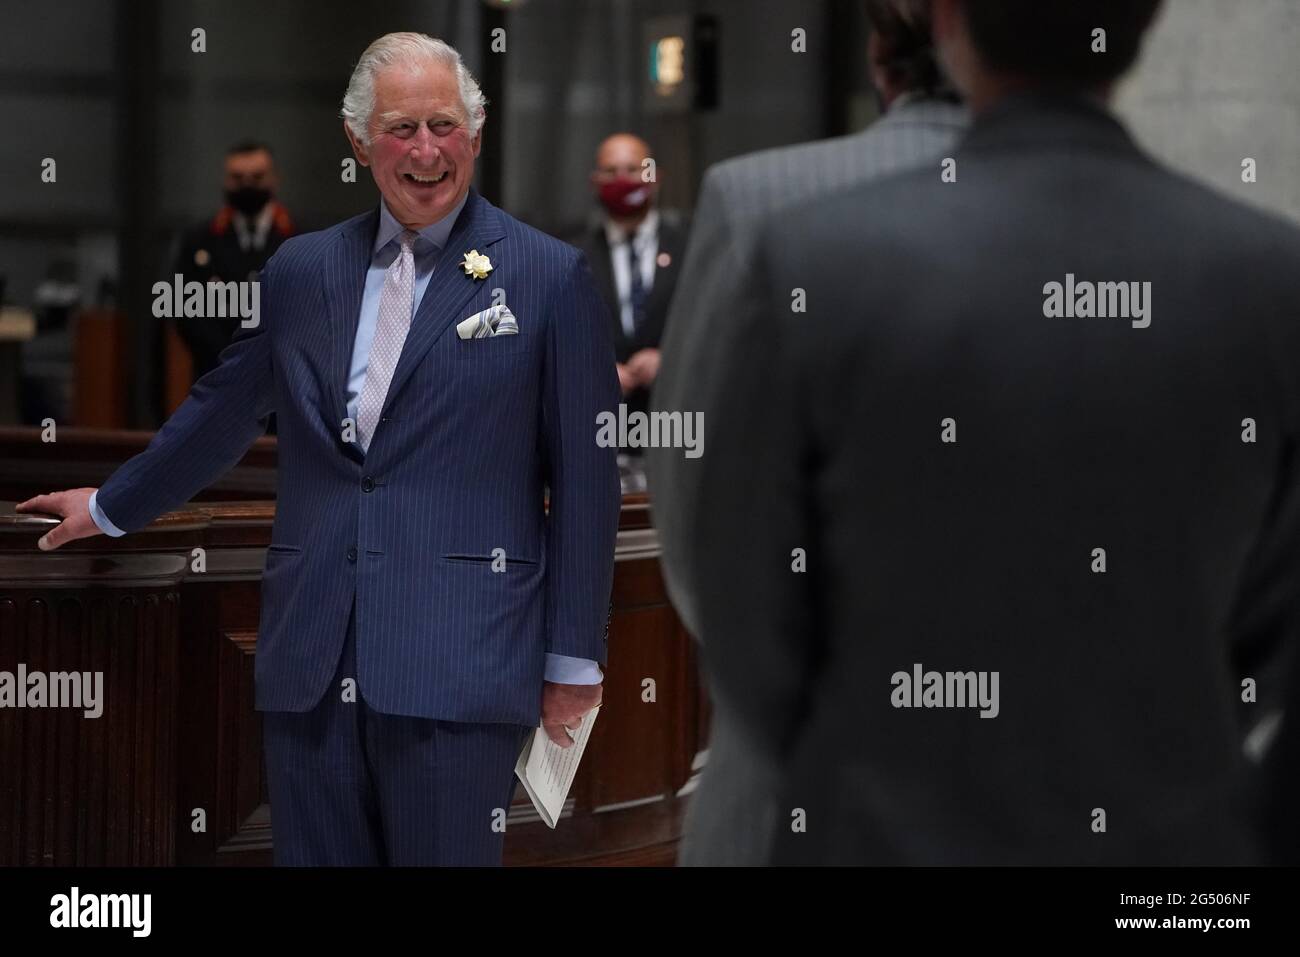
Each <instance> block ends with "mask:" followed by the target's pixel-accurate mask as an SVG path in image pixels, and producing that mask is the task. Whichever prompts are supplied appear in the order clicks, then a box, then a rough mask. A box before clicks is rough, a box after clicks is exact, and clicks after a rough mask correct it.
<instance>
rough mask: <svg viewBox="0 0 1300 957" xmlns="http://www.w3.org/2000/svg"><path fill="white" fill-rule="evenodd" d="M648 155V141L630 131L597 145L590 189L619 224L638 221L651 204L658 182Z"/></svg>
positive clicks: (623, 224) (630, 224)
mask: <svg viewBox="0 0 1300 957" xmlns="http://www.w3.org/2000/svg"><path fill="white" fill-rule="evenodd" d="M650 158H651V154H650V144H649V143H647V142H646V141H645V140H643V139H641V137H639V136H636V135H634V134H632V133H615V134H614V135H613V136H609V137H606V138H605V139H604V140H603V141H602V142H601V144H600V146H598V147H597V148H596V166H595V169H593V170H592V171H591V189H592V192H593V193H595V194H596V198H597V199H598V200H599V201H600V204H601V205H602V206H604V207H605V211H606V212H607V213H608V214H609V218H610V219H612V220H614V222H616V223H618V224H619V225H621V226H625V227H626V226H633V225H635V224H637V223H639V222H641V220H643V219H645V217H646V214H647V213H649V212H650V208H651V207H652V206H653V205H654V201H655V194H656V192H657V190H658V183H657V182H656V178H655V177H654V176H652V175H651V174H650V172H649V167H647V165H646V162H645V161H646V160H648V159H650Z"/></svg>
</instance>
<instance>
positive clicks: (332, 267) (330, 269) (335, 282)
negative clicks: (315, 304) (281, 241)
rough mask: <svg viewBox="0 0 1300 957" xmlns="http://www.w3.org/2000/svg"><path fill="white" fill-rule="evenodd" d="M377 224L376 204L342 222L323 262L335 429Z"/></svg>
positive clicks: (344, 405) (342, 406) (343, 412)
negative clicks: (346, 221) (324, 262)
mask: <svg viewBox="0 0 1300 957" xmlns="http://www.w3.org/2000/svg"><path fill="white" fill-rule="evenodd" d="M378 228H379V207H377V206H376V207H375V209H374V210H372V211H371V212H370V213H369V214H368V215H365V216H358V217H356V218H355V219H352V220H351V221H349V222H348V223H346V224H344V227H343V229H342V230H341V231H340V233H339V237H338V239H337V240H336V241H335V243H334V245H333V246H332V247H331V248H330V252H329V255H328V257H327V260H326V264H325V304H326V308H327V309H328V310H329V325H328V327H329V329H330V335H331V341H330V366H329V369H328V370H326V371H327V374H328V376H329V407H330V408H331V409H333V410H334V413H333V417H332V420H331V422H330V425H331V427H332V428H334V429H335V430H336V431H337V429H338V428H339V427H340V425H341V423H342V422H343V419H344V417H345V416H346V415H347V414H348V406H347V389H348V373H349V372H350V371H351V368H352V349H353V346H354V345H355V343H356V338H357V325H358V324H359V322H360V318H361V298H362V296H363V295H364V293H365V289H366V271H367V270H368V269H369V268H370V253H371V248H370V247H371V246H373V245H374V241H375V230H376V229H378Z"/></svg>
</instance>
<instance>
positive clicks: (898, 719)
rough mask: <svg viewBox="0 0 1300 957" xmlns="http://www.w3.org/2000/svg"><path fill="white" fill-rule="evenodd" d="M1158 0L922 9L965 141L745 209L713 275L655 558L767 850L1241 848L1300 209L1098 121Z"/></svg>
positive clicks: (964, 857)
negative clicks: (687, 602)
mask: <svg viewBox="0 0 1300 957" xmlns="http://www.w3.org/2000/svg"><path fill="white" fill-rule="evenodd" d="M1158 6H1159V3H1158V0H1090V2H1089V3H1087V4H1064V3H1059V4H1058V3H1043V2H1042V0H935V3H934V5H933V9H932V17H933V24H934V36H935V43H936V47H937V49H938V50H939V52H940V56H941V59H942V60H943V62H944V64H945V66H946V67H947V68H948V70H949V73H950V75H951V76H952V79H953V81H954V82H955V83H957V85H958V86H959V88H960V89H961V90H962V93H963V94H964V96H965V98H966V102H967V103H968V104H969V106H970V108H971V111H972V114H973V116H974V121H973V126H972V129H971V131H970V133H969V134H967V136H966V137H965V138H964V139H963V141H962V143H961V145H960V146H959V147H958V149H957V152H956V154H955V161H954V162H952V163H948V162H945V163H943V164H941V165H940V164H936V165H935V166H933V167H931V168H926V169H923V170H919V171H916V172H912V173H906V174H901V175H899V176H895V177H891V178H889V179H888V180H883V181H880V182H877V183H875V184H871V185H868V186H865V187H854V188H851V189H848V190H844V191H842V192H840V193H837V194H836V195H834V196H833V197H830V198H827V199H823V200H820V201H817V202H811V203H806V204H803V205H802V206H801V207H800V209H799V211H798V215H797V216H795V215H785V216H777V217H774V218H772V219H770V220H768V221H767V223H766V224H765V225H764V226H763V227H762V228H761V229H760V235H759V236H758V239H757V244H756V248H755V252H754V254H753V256H752V259H751V262H750V264H749V265H748V267H747V268H745V269H743V270H740V271H739V274H738V275H737V276H735V277H734V281H735V282H736V283H737V289H738V290H739V292H738V293H737V296H736V299H735V300H734V301H733V303H732V304H731V309H732V312H733V321H734V322H735V323H736V324H737V325H736V327H735V332H734V333H733V335H732V336H731V342H730V343H729V344H728V343H722V344H720V346H722V347H721V348H720V350H719V352H718V355H717V361H716V362H715V364H714V366H713V367H712V369H711V375H712V378H713V380H714V382H713V387H714V388H715V389H716V390H717V394H718V395H719V396H720V397H721V399H720V401H718V402H717V403H715V404H714V405H713V406H711V407H710V409H709V418H708V419H707V422H706V427H707V429H708V441H707V444H706V446H705V448H706V454H704V455H703V456H701V457H700V459H699V460H698V461H699V464H700V471H699V474H698V475H697V476H694V477H693V481H694V482H695V483H696V487H695V488H694V489H693V494H694V495H695V496H697V499H696V500H697V501H698V503H699V507H698V508H697V509H696V510H695V513H694V517H695V519H696V527H695V528H694V529H693V530H692V535H691V537H690V538H688V539H687V540H686V541H685V542H680V541H679V542H678V543H677V545H678V547H679V548H680V549H684V550H687V551H690V552H691V556H690V562H689V563H688V565H687V567H688V568H689V569H690V571H691V574H692V575H693V576H694V579H695V580H694V581H693V582H692V587H693V589H694V594H695V595H696V596H697V602H696V608H695V612H696V616H697V623H698V625H699V627H700V628H701V629H702V632H703V642H704V649H705V653H706V654H707V655H708V657H709V663H710V666H711V678H712V683H713V684H712V687H713V691H714V694H715V696H716V697H717V699H718V700H719V701H720V702H722V703H723V706H724V707H725V708H726V710H727V712H728V714H729V716H731V717H732V718H733V719H734V720H735V721H736V722H737V724H738V725H739V727H740V728H741V729H742V733H743V734H744V736H745V741H746V744H747V745H749V746H751V747H753V749H754V750H755V751H756V752H757V753H758V754H759V755H761V758H762V760H763V762H765V764H766V765H768V766H771V767H776V768H779V773H780V791H779V794H780V797H779V803H778V807H779V808H780V810H779V811H778V812H777V814H776V827H775V829H774V836H773V839H772V850H771V855H770V860H771V861H772V862H773V863H778V864H784V863H805V864H806V863H817V864H857V863H869V864H1120V865H1130V864H1246V863H1251V862H1253V861H1255V860H1257V859H1258V847H1257V842H1256V841H1255V839H1254V835H1253V833H1252V830H1251V827H1250V824H1249V814H1248V807H1249V798H1250V797H1251V795H1250V793H1249V792H1248V791H1247V789H1246V785H1247V784H1248V782H1249V780H1250V779H1249V777H1248V774H1247V770H1246V766H1245V759H1244V757H1243V753H1242V730H1243V728H1242V725H1241V723H1240V721H1239V720H1238V715H1237V709H1238V707H1239V706H1240V703H1241V702H1242V700H1243V697H1247V699H1248V700H1250V699H1251V697H1253V694H1254V692H1253V690H1252V689H1255V688H1257V693H1258V702H1259V706H1261V707H1262V706H1264V705H1265V704H1266V703H1267V704H1268V706H1270V707H1272V706H1276V704H1277V703H1278V702H1277V697H1276V696H1277V694H1278V688H1279V681H1280V678H1281V673H1280V672H1279V671H1278V665H1279V663H1280V662H1282V661H1283V660H1284V658H1285V652H1287V651H1289V648H1288V645H1289V644H1290V643H1291V642H1293V641H1294V637H1295V635H1296V632H1297V614H1298V608H1297V589H1298V587H1300V548H1298V547H1297V543H1298V542H1300V474H1298V472H1297V467H1298V466H1300V323H1297V321H1296V317H1297V316H1300V231H1297V230H1296V228H1295V227H1294V225H1292V224H1290V223H1287V222H1285V221H1283V220H1281V219H1277V218H1274V217H1272V216H1269V215H1266V214H1264V213H1261V212H1258V211H1255V210H1253V209H1250V208H1247V207H1245V206H1243V205H1240V204H1238V203H1236V202H1233V201H1230V200H1228V199H1226V198H1224V197H1222V196H1219V195H1217V194H1215V193H1213V192H1211V191H1210V190H1208V189H1206V188H1204V187H1202V186H1199V185H1197V184H1195V183H1193V182H1190V181H1188V180H1186V179H1184V178H1183V177H1181V176H1178V175H1176V174H1174V173H1172V172H1170V171H1168V170H1167V169H1165V168H1163V167H1162V166H1160V165H1159V164H1157V163H1156V162H1154V161H1153V160H1151V159H1150V158H1148V157H1147V156H1146V155H1144V154H1143V153H1142V152H1141V151H1140V150H1139V149H1138V148H1137V146H1136V145H1135V144H1134V143H1133V141H1132V139H1131V138H1130V137H1129V135H1128V133H1127V132H1126V131H1125V129H1124V128H1123V126H1122V125H1121V124H1120V123H1119V122H1118V121H1116V120H1115V118H1114V117H1113V116H1112V115H1111V114H1110V113H1109V112H1108V110H1107V109H1106V106H1105V100H1106V99H1107V97H1108V94H1109V92H1110V90H1111V88H1112V87H1113V85H1114V83H1115V82H1116V81H1117V80H1118V78H1119V77H1120V76H1121V75H1122V74H1123V72H1124V71H1125V70H1127V68H1128V67H1129V66H1130V65H1131V64H1132V63H1133V62H1134V61H1135V60H1136V57H1137V54H1138V50H1139V48H1140V43H1141V38H1142V36H1143V34H1144V32H1145V30H1146V28H1147V27H1148V26H1149V24H1150V22H1151V19H1152V18H1153V17H1154V14H1155V12H1156V10H1157V8H1158ZM1290 160H1291V157H1285V156H1265V157H1260V158H1259V162H1260V163H1261V165H1264V164H1267V165H1268V166H1270V167H1273V168H1282V167H1283V165H1284V164H1285V163H1287V162H1290ZM667 364H668V359H667V358H665V366H667ZM658 491H659V494H660V495H661V496H666V497H667V498H668V500H669V501H672V500H673V497H674V493H675V486H673V485H669V486H668V487H667V488H664V487H660V489H659V490H658ZM1248 696H1250V697H1248ZM1267 699H1272V700H1271V701H1269V700H1267Z"/></svg>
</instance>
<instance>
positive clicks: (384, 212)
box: [90, 193, 605, 685]
mask: <svg viewBox="0 0 1300 957" xmlns="http://www.w3.org/2000/svg"><path fill="white" fill-rule="evenodd" d="M468 198H469V193H466V194H465V195H464V196H463V197H461V200H460V202H459V203H458V204H457V205H456V208H455V209H453V210H452V211H451V212H450V213H448V214H447V215H446V216H445V217H443V218H442V219H440V220H438V221H437V222H436V223H433V224H432V225H430V226H425V227H424V228H423V229H421V230H420V231H419V235H418V238H417V239H416V240H415V245H414V246H413V247H412V248H411V252H412V255H413V256H414V258H415V298H414V302H413V303H412V310H413V311H412V316H414V314H415V312H416V311H418V310H419V308H420V300H421V299H422V298H423V297H424V291H425V290H426V289H428V288H429V279H430V278H431V277H432V276H433V268H434V265H435V264H436V263H437V261H438V254H439V253H441V252H442V247H443V246H445V245H446V244H447V237H449V236H450V235H451V229H452V227H453V226H454V225H455V224H456V217H457V216H459V215H460V211H461V209H462V208H463V207H464V206H465V201H466V200H467V199H468ZM403 229H405V227H404V226H403V225H402V224H401V223H399V222H398V221H397V220H396V219H394V218H393V214H392V213H390V212H389V211H388V205H387V204H386V203H384V202H383V201H382V200H381V201H380V203H379V229H378V231H377V232H376V233H375V245H374V247H373V250H372V252H371V256H370V268H369V269H368V270H367V271H366V287H365V292H364V294H363V295H362V297H361V314H360V321H359V322H358V323H357V337H356V339H355V340H354V342H353V345H352V363H351V365H350V366H349V367H348V401H347V408H348V417H349V418H351V419H352V421H353V422H355V421H356V420H357V406H358V405H359V404H360V401H361V389H362V388H363V387H364V386H365V384H366V368H367V365H368V364H369V360H370V344H371V343H372V342H373V341H374V338H375V327H376V326H377V325H378V324H379V297H380V295H381V294H382V293H383V291H384V277H385V275H386V274H387V273H388V267H389V266H391V265H392V263H393V260H394V259H395V258H397V254H398V252H399V251H400V249H401V243H399V242H398V241H397V238H398V236H400V235H401V233H402V230H403ZM98 494H99V493H98V492H95V493H94V494H92V495H91V496H90V517H91V518H92V519H94V521H95V524H96V525H98V526H99V529H100V531H102V532H103V533H104V534H105V535H112V536H114V537H116V536H119V535H124V534H126V533H125V532H123V531H122V530H121V529H120V528H118V527H117V526H116V525H114V524H113V523H112V522H111V521H110V520H109V518H108V516H107V515H105V514H104V511H103V509H101V508H100V507H99V504H98V503H97V502H96V501H95V499H96V496H97V495H98ZM604 677H605V676H604V674H602V673H601V670H600V665H598V664H597V663H596V662H594V661H591V660H590V659H588V658H574V657H572V656H570V655H552V654H547V656H546V671H545V678H546V680H547V681H554V682H558V683H560V684H571V685H594V684H600V682H601V681H602V680H603V679H604Z"/></svg>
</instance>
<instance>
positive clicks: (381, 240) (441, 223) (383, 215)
mask: <svg viewBox="0 0 1300 957" xmlns="http://www.w3.org/2000/svg"><path fill="white" fill-rule="evenodd" d="M468 200H469V190H465V195H464V196H462V197H461V198H460V202H459V203H457V204H456V208H455V209H453V210H452V211H451V212H449V213H448V214H447V215H446V216H444V217H442V219H440V220H438V221H437V222H436V223H430V224H429V225H428V226H425V227H424V228H423V229H421V230H419V236H420V238H421V239H425V240H428V241H429V242H430V243H432V244H433V245H434V247H435V248H436V249H442V247H443V246H445V245H447V239H448V237H450V236H451V230H452V227H453V226H455V225H456V217H457V216H459V215H460V211H461V210H462V209H464V208H465V203H466V202H467V201H468ZM404 229H406V227H405V226H403V225H402V224H401V223H399V222H398V221H397V220H396V219H394V218H393V214H392V213H390V212H389V211H388V204H387V203H386V202H384V201H383V200H382V199H381V200H380V201H379V230H378V232H376V233H375V245H374V249H372V250H371V251H372V252H376V253H377V252H379V250H381V249H383V248H384V247H385V246H387V245H388V244H389V243H391V242H392V241H393V240H394V239H396V238H397V237H398V236H399V235H401V233H402V230H404Z"/></svg>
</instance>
